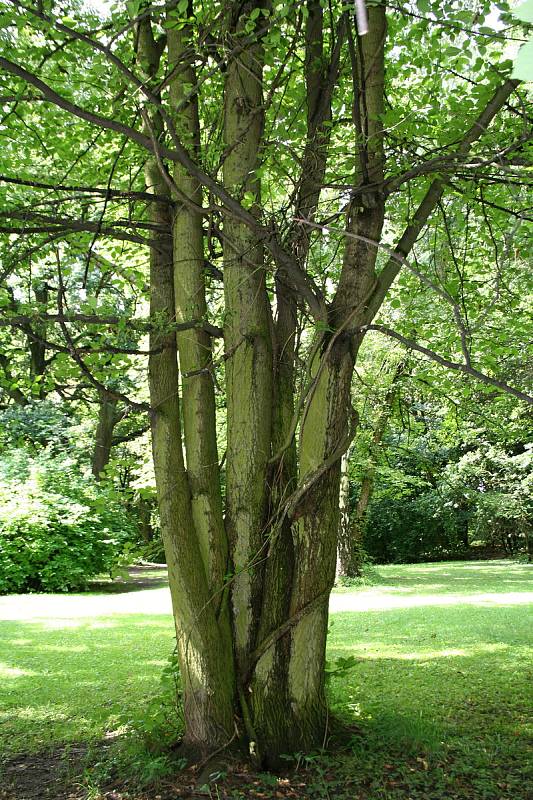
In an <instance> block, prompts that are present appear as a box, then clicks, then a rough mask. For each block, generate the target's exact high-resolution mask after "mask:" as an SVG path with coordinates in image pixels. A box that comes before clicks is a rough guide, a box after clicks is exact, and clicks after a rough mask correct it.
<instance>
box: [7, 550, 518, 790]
mask: <svg viewBox="0 0 533 800" xmlns="http://www.w3.org/2000/svg"><path fill="white" fill-rule="evenodd" d="M532 578H533V569H532V568H531V567H529V566H527V565H525V564H518V563H514V562H504V561H498V562H485V563H471V562H460V563H453V564H452V563H447V564H427V565H415V566H388V567H378V568H377V569H376V570H375V571H374V574H373V584H372V585H367V586H363V587H360V588H350V589H348V588H342V589H339V590H337V591H336V592H335V593H334V595H333V598H332V614H331V631H330V638H329V659H330V665H331V667H332V668H335V665H336V664H338V663H340V662H338V661H337V659H339V658H346V657H347V656H354V657H355V658H356V662H355V666H353V667H352V668H351V669H350V670H348V671H347V672H346V673H343V674H340V675H333V677H332V678H331V680H330V694H331V702H332V706H333V711H334V715H333V716H334V718H335V719H334V723H333V726H332V728H333V730H334V731H335V732H334V733H333V734H332V739H331V740H330V742H329V744H330V750H329V752H326V753H325V754H320V753H317V754H312V755H311V756H308V755H305V756H304V755H303V754H296V769H295V767H294V766H293V765H291V762H290V761H289V759H288V761H287V763H288V772H287V775H285V776H283V777H282V779H280V780H278V781H276V780H274V781H272V780H270V779H267V778H264V779H263V778H256V779H255V782H252V776H250V775H243V774H242V771H241V773H239V775H238V776H237V772H238V770H235V775H233V776H232V775H231V774H230V775H229V777H228V780H226V781H225V782H224V781H222V783H221V784H220V786H219V787H212V788H211V796H212V797H213V798H215V797H219V798H222V797H235V798H237V797H241V798H246V797H252V798H253V797H280V796H281V797H309V798H324V800H326V798H331V800H336V799H339V800H340V799H341V798H346V799H347V798H361V799H362V798H365V800H378V799H379V800H382V799H383V800H393V799H396V798H397V799H398V800H399V799H400V798H402V800H407V799H408V798H413V799H414V798H420V799H421V798H428V799H429V800H431V799H432V798H434V799H435V800H436V799H437V798H439V800H440V798H465V800H466V799H467V798H474V800H475V799H477V798H480V800H481V798H486V799H487V800H497V799H499V798H501V799H502V800H504V799H505V800H507V799H509V800H511V799H513V800H522V799H523V800H525V798H529V797H532V796H533V795H532V794H531V787H532V786H533V774H532V771H531V764H532V759H531V755H532V754H531V750H530V749H529V748H528V743H529V745H530V744H531V733H532V726H531V721H532V720H531V710H532V695H533V688H532V687H533V659H532V650H533V647H532V645H533V641H532V631H533V624H532V623H533V617H532V614H531V608H532V605H531V603H533V580H532ZM124 588H130V587H124ZM0 620H2V621H1V622H0V748H1V749H0V753H1V759H2V761H3V763H4V765H5V775H6V776H7V777H4V784H3V785H4V786H6V785H8V784H9V785H11V783H13V781H15V783H16V781H17V780H19V779H20V775H21V774H22V773H23V772H25V771H27V768H28V769H30V771H31V765H32V757H33V756H35V757H36V758H37V756H39V755H41V754H42V753H44V752H50V753H52V752H54V751H55V752H57V751H58V750H59V749H60V748H62V749H61V753H62V758H63V760H64V761H65V760H66V761H68V752H69V747H70V748H71V750H73V751H75V750H80V748H82V749H83V752H84V759H85V761H84V768H83V770H82V775H81V777H80V776H77V779H76V781H75V784H76V787H77V789H76V791H77V792H78V794H76V795H75V796H76V797H77V796H79V797H83V796H84V795H85V796H87V793H89V797H90V798H91V800H93V798H96V797H98V796H99V790H98V786H99V785H100V784H102V785H103V784H105V783H106V781H109V780H110V776H112V775H113V773H112V771H111V770H110V768H109V765H110V764H112V763H114V765H115V768H116V769H115V773H114V778H113V779H114V780H115V781H116V786H114V787H113V788H114V790H115V792H116V793H115V795H114V796H115V797H140V796H141V794H142V792H141V790H137V793H135V791H134V790H133V789H132V788H131V785H130V788H129V790H128V788H127V786H126V788H124V784H122V783H121V781H122V779H123V774H124V769H125V770H126V771H127V769H128V768H129V767H128V765H130V767H131V766H132V765H133V767H134V768H135V769H136V770H137V773H138V774H139V775H141V776H144V777H145V778H147V777H153V776H156V775H157V774H158V773H164V772H165V770H166V769H167V768H168V766H169V761H168V759H167V758H166V757H165V756H164V755H162V754H161V753H157V752H154V750H153V748H152V753H151V754H147V753H145V752H144V751H142V748H141V750H140V749H139V747H140V744H139V743H140V741H141V739H140V738H139V737H135V736H131V735H130V736H128V735H126V736H124V733H125V731H126V730H127V729H128V724H129V727H130V729H131V728H133V729H139V730H140V729H141V720H142V719H143V717H144V716H148V718H149V719H150V726H152V728H154V726H156V725H157V724H158V718H157V714H158V713H159V705H158V704H157V703H154V702H153V701H152V698H153V697H154V696H161V692H162V687H161V682H160V676H161V671H162V669H163V667H164V666H165V664H166V663H167V658H168V656H169V654H170V653H171V651H172V648H173V628H172V621H171V617H170V614H169V600H168V592H167V589H166V588H165V587H162V586H161V584H160V583H157V584H156V588H144V586H143V588H142V589H141V590H139V591H126V592H122V593H117V592H113V593H108V592H102V591H101V590H100V591H99V592H98V593H89V594H86V595H77V596H75V597H73V596H57V595H56V596H53V597H51V596H42V595H40V596H38V595H34V596H28V595H26V596H21V597H9V598H0ZM339 718H340V720H341V721H342V723H343V724H345V726H344V727H343V726H342V725H339V721H338V720H339ZM148 733H149V734H151V735H152V738H153V733H154V730H149V731H148ZM528 735H529V739H528ZM156 738H157V731H156ZM148 740H149V741H150V736H149V737H148ZM102 741H104V742H107V743H111V744H110V746H106V748H105V753H104V754H102V748H101V747H100V743H101V742H102ZM124 742H127V743H128V744H127V746H126V745H124ZM132 742H134V743H135V746H132ZM86 744H88V745H89V749H88V750H87V751H86V750H85V749H84V748H85V745H86ZM65 745H67V748H66V750H65V748H64V746H65ZM332 745H334V748H335V749H333V748H332ZM125 752H128V753H129V755H127V756H124V753H125ZM132 753H134V754H135V755H132ZM289 755H290V754H288V756H289ZM22 758H26V759H27V763H26V764H25V763H24V761H23V760H21V759H22ZM128 759H129V761H128ZM95 761H98V762H99V766H97V767H96V768H94V762H95ZM36 763H37V762H36ZM13 764H15V766H16V769H15V767H13ZM10 765H11V767H10ZM17 770H18V772H17ZM117 770H118V771H117ZM121 770H122V772H121ZM230 771H231V770H230ZM34 773H35V770H34ZM20 780H22V779H20ZM36 780H37V781H38V776H37V777H36V776H35V774H34V776H33V782H34V784H35V781H36ZM10 782H11V783H10ZM247 782H248V783H247ZM117 787H118V788H117ZM107 788H108V789H109V786H108V787H107ZM13 791H14V792H15V793H14V794H9V791H6V790H5V789H4V797H9V798H10V799H11V797H13V798H16V800H25V797H26V796H27V797H37V796H39V795H38V794H31V792H30V790H28V794H27V795H26V796H25V795H24V782H23V781H22V783H20V781H19V789H14V790H13ZM17 791H18V794H17V793H16V792H17ZM145 791H147V792H148V793H147V794H146V795H144V794H142V796H143V797H145V796H146V797H151V798H153V797H154V793H159V794H161V795H162V796H163V797H166V796H169V797H170V796H174V797H175V796H189V797H194V796H196V795H194V794H188V795H187V794H181V795H180V794H179V791H181V790H179V787H178V783H174V784H173V783H172V780H171V779H170V778H166V779H165V780H164V781H163V782H162V783H161V785H160V787H159V789H158V791H157V792H155V790H154V791H151V792H149V791H148V790H145ZM117 792H118V794H117ZM128 792H130V793H128ZM131 792H133V793H131ZM165 792H173V794H171V793H170V794H168V795H167V794H165ZM177 792H178V794H177ZM216 792H218V794H217V793H216ZM276 793H277V794H276ZM42 796H43V797H45V796H49V797H54V795H53V794H48V795H46V792H44V791H43V792H42ZM56 796H57V797H59V796H62V795H60V794H56ZM73 796H74V795H73ZM103 796H107V797H111V794H108V793H106V792H104V794H103ZM207 796H209V794H208V795H207ZM0 797H2V790H1V789H0Z"/></svg>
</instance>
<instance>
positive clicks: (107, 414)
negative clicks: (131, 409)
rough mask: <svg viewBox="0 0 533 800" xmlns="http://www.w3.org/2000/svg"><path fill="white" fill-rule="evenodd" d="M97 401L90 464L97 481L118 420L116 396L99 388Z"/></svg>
mask: <svg viewBox="0 0 533 800" xmlns="http://www.w3.org/2000/svg"><path fill="white" fill-rule="evenodd" d="M98 401H99V403H98V425H97V427H96V435H95V444H94V452H93V458H92V465H91V471H92V473H93V475H94V477H95V478H96V480H97V481H99V480H101V478H102V477H103V473H104V471H105V468H106V467H107V465H108V464H109V459H110V458H111V448H112V446H113V431H114V429H115V425H116V423H117V421H118V417H117V398H116V397H113V396H112V395H110V394H108V393H107V392H105V391H104V390H103V389H101V390H100V392H99V397H98Z"/></svg>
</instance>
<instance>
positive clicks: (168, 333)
mask: <svg viewBox="0 0 533 800" xmlns="http://www.w3.org/2000/svg"><path fill="white" fill-rule="evenodd" d="M152 46H153V36H152V31H151V27H150V22H149V20H148V19H146V20H144V21H143V23H141V25H140V26H139V28H138V47H139V48H140V52H141V53H144V56H145V57H144V59H143V61H144V63H145V64H146V63H148V64H151V65H154V63H155V64H157V60H156V59H155V58H153V59H152V58H151V57H150V51H151V47H152ZM155 68H156V67H155V66H152V67H151V69H153V70H154V72H155ZM159 123H160V120H158V118H157V117H155V118H153V119H152V120H151V126H152V129H156V130H157V129H158V127H159ZM145 180H146V190H147V192H150V193H153V194H155V195H158V196H160V197H165V196H166V195H167V194H168V187H167V184H166V183H165V180H164V178H163V176H162V174H161V171H160V167H159V165H158V163H157V160H155V159H150V160H149V161H148V162H147V163H146V166H145ZM149 213H150V218H151V221H152V222H154V223H156V224H158V225H159V226H160V232H159V233H157V234H156V236H157V239H158V241H157V248H153V249H152V251H151V256H150V315H151V317H152V318H153V319H157V320H158V321H159V323H160V325H161V326H162V327H159V328H158V329H157V330H154V331H152V332H151V334H150V349H151V350H152V351H153V354H152V355H151V356H150V360H149V387H150V402H151V408H152V412H151V427H152V448H153V457H154V470H155V477H156V486H157V496H158V505H159V512H160V517H161V532H162V536H163V542H164V546H165V554H166V559H167V564H168V571H169V583H170V591H171V596H172V606H173V611H174V620H175V625H176V636H177V646H178V655H179V661H180V673H181V684H182V692H183V703H184V713H185V718H186V730H185V745H186V747H187V748H189V749H190V750H191V751H192V752H193V753H194V754H196V755H197V754H205V753H208V752H211V751H212V750H213V749H216V748H217V747H220V746H225V745H227V744H228V743H229V742H230V741H231V740H232V739H233V736H234V721H233V718H234V698H235V685H234V677H233V675H234V672H233V659H232V652H231V640H230V639H229V638H228V636H227V635H224V631H221V629H220V627H219V623H218V619H217V615H216V611H215V608H214V606H213V603H212V602H211V600H212V593H211V588H210V586H209V580H208V575H207V571H206V566H205V563H204V558H203V556H202V546H201V544H200V539H199V537H198V535H197V531H196V528H195V520H194V514H193V504H192V497H191V490H190V486H189V479H188V475H187V472H186V470H185V464H184V457H183V450H182V429H181V414H180V394H179V388H180V387H179V370H178V360H177V344H176V335H175V333H174V331H173V330H172V328H171V327H170V329H165V327H164V323H165V322H166V323H167V325H169V324H170V323H172V322H173V320H174V316H175V298H174V274H173V273H174V246H173V244H174V240H173V237H172V218H171V213H170V210H169V205H168V203H161V202H154V203H152V204H151V206H150V209H149Z"/></svg>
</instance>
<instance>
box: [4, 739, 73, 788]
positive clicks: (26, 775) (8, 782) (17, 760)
mask: <svg viewBox="0 0 533 800" xmlns="http://www.w3.org/2000/svg"><path fill="white" fill-rule="evenodd" d="M86 753H87V748H86V747H85V746H83V745H78V746H68V747H62V748H61V749H59V750H55V751H52V752H44V753H32V754H29V755H24V754H19V755H17V756H15V757H13V758H12V759H9V760H8V761H5V762H4V763H3V764H2V765H1V767H0V800H82V798H84V797H85V793H84V792H83V791H82V787H81V782H80V779H79V777H78V778H76V777H75V776H79V775H80V774H81V773H82V772H83V763H84V759H85V756H86Z"/></svg>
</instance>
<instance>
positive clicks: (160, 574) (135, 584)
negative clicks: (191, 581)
mask: <svg viewBox="0 0 533 800" xmlns="http://www.w3.org/2000/svg"><path fill="white" fill-rule="evenodd" d="M127 574H128V577H127V578H124V577H121V578H114V579H111V578H97V579H95V580H91V581H89V586H88V588H87V592H89V593H91V594H124V593H126V592H139V591H141V590H143V589H163V588H164V587H165V586H168V575H167V568H166V565H165V564H158V565H157V566H148V565H146V566H136V567H129V568H128V569H127Z"/></svg>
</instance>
